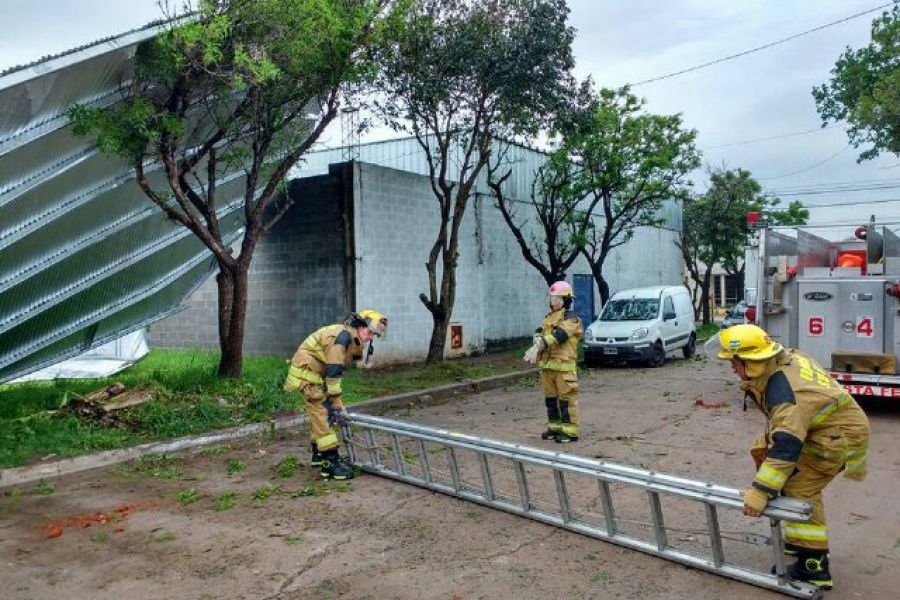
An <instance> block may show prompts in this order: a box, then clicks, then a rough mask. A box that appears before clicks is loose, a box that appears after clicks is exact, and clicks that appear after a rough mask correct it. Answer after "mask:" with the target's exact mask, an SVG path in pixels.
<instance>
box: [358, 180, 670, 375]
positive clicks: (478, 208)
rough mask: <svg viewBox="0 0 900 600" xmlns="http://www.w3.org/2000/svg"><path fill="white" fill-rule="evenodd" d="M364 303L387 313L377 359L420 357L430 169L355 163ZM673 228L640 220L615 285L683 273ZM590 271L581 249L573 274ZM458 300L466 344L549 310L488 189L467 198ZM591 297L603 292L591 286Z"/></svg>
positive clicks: (523, 332) (424, 342) (512, 331)
mask: <svg viewBox="0 0 900 600" xmlns="http://www.w3.org/2000/svg"><path fill="white" fill-rule="evenodd" d="M354 169H355V177H354V180H355V181H354V194H353V196H354V202H355V205H354V212H355V215H356V216H355V222H356V230H355V234H354V235H355V239H356V240H357V241H356V255H357V272H356V278H357V285H356V299H357V306H358V307H359V308H367V307H371V308H375V309H377V310H380V311H382V312H384V313H385V314H387V316H388V318H389V321H390V332H389V336H388V339H386V340H383V341H381V342H379V343H377V344H376V354H375V356H376V360H380V361H385V362H395V361H397V362H399V361H410V360H419V359H422V358H424V356H425V355H426V354H427V351H428V343H429V340H430V336H431V329H432V319H431V314H430V313H429V312H428V310H427V309H426V308H425V307H424V306H423V305H422V303H421V301H420V300H419V294H420V293H424V292H427V290H428V274H427V270H426V268H425V263H426V261H427V258H428V252H429V250H430V248H431V245H432V244H433V243H434V240H435V238H436V236H437V232H438V226H439V219H438V213H437V210H438V208H437V200H436V199H435V198H434V195H433V193H432V191H431V186H430V185H429V183H428V179H427V177H425V176H422V175H418V174H414V173H410V172H407V171H400V170H396V169H391V168H387V167H381V166H377V165H373V164H368V163H356V164H355V165H354ZM677 235H678V234H677V233H676V232H674V231H671V230H666V229H656V228H642V229H640V230H638V231H637V232H636V234H635V236H634V238H633V239H632V240H631V241H630V242H629V243H628V244H625V245H624V246H621V247H619V248H617V249H616V250H614V251H613V252H612V253H611V255H610V257H609V258H608V259H607V260H608V262H607V267H606V269H605V271H606V274H607V278H608V281H609V283H610V288H611V290H613V291H615V290H618V289H625V288H628V287H636V286H641V285H655V284H658V283H672V284H678V283H680V282H681V260H680V255H679V254H678V249H677V248H676V247H675V245H674V242H675V240H676V239H677ZM582 273H583V274H590V269H589V268H588V265H587V262H586V261H585V260H584V259H583V258H582V257H579V258H578V260H577V261H576V262H575V264H573V265H572V267H571V268H570V269H569V272H568V274H569V276H570V281H571V276H572V275H574V274H582ZM457 275H458V277H457V290H456V304H455V306H454V310H453V317H452V322H455V323H460V324H462V325H463V340H464V345H465V349H464V350H465V351H467V352H472V351H478V350H482V349H483V348H484V347H485V346H486V345H487V344H491V343H494V342H497V341H500V340H504V339H509V338H518V337H525V336H529V335H530V334H531V332H533V331H534V328H535V327H536V326H538V325H539V324H540V321H541V319H542V318H543V316H544V314H545V313H546V311H547V297H546V284H545V282H544V280H543V278H542V277H541V276H540V274H539V273H538V272H537V271H536V270H535V269H534V268H533V267H532V266H531V265H529V264H528V263H526V262H525V260H524V258H523V257H522V255H521V251H520V249H519V246H518V244H517V243H516V241H515V239H514V238H513V236H512V234H511V233H510V231H509V229H508V227H507V225H506V223H505V222H504V221H503V218H502V215H501V214H500V212H499V211H498V210H497V209H496V207H495V206H494V204H493V200H492V199H491V198H490V197H489V196H486V195H478V196H477V197H473V198H472V199H471V200H470V205H469V207H468V210H467V213H466V216H465V218H464V220H463V224H462V227H461V231H460V257H459V264H458V267H457ZM595 306H596V307H597V312H599V306H600V302H599V297H597V295H596V289H595Z"/></svg>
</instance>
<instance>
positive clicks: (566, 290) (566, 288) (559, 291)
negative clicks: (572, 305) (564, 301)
mask: <svg viewBox="0 0 900 600" xmlns="http://www.w3.org/2000/svg"><path fill="white" fill-rule="evenodd" d="M547 295H548V296H560V297H561V298H571V297H573V296H574V294H573V293H572V286H571V285H569V284H568V283H566V282H565V281H557V282H556V283H554V284H553V285H551V286H550V289H549V290H547Z"/></svg>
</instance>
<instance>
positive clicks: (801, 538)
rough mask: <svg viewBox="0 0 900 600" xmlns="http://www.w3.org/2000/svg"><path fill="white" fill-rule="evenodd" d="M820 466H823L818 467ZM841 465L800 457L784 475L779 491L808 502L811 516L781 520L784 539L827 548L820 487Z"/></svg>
mask: <svg viewBox="0 0 900 600" xmlns="http://www.w3.org/2000/svg"><path fill="white" fill-rule="evenodd" d="M823 467H824V470H822V469H823ZM842 468H843V466H842V465H835V464H833V463H824V464H819V465H816V466H812V465H809V464H807V463H805V462H803V461H802V460H801V462H798V463H797V468H796V469H795V471H794V473H793V474H792V475H791V476H790V477H789V478H788V480H787V482H786V483H785V484H784V487H783V488H782V490H781V493H782V494H783V495H785V496H790V497H791V498H797V499H799V500H806V501H807V502H810V503H812V516H811V518H810V520H809V522H808V523H794V522H791V521H785V522H784V523H783V524H782V527H783V528H784V541H785V542H787V543H789V544H793V545H794V546H799V547H800V548H806V549H809V550H815V551H826V550H828V525H827V523H826V522H825V504H824V503H823V501H822V490H824V489H825V486H827V485H828V484H829V483H831V480H832V479H834V478H835V476H836V475H837V474H838V473H840V472H841V469H842Z"/></svg>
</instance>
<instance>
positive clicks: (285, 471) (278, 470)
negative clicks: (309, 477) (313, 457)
mask: <svg viewBox="0 0 900 600" xmlns="http://www.w3.org/2000/svg"><path fill="white" fill-rule="evenodd" d="M299 467H300V461H299V460H297V457H295V456H286V457H284V458H283V459H281V460H280V461H279V462H278V464H277V465H275V476H276V477H278V478H280V479H288V478H290V477H293V476H294V472H295V471H296V470H297V469H298V468H299Z"/></svg>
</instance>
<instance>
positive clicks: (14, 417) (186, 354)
mask: <svg viewBox="0 0 900 600" xmlns="http://www.w3.org/2000/svg"><path fill="white" fill-rule="evenodd" d="M218 360H219V354H218V353H217V352H213V351H209V350H152V351H151V352H150V354H149V355H147V356H146V357H145V358H144V359H142V360H141V361H140V362H138V363H136V364H135V365H134V366H132V367H130V368H129V369H127V370H126V371H123V372H121V373H117V374H116V375H115V376H114V377H110V378H106V379H58V380H54V381H48V382H45V381H42V382H28V383H21V384H7V385H0V468H8V467H14V466H19V465H22V464H26V463H28V462H30V461H33V460H36V459H39V458H42V457H47V456H50V455H55V456H60V457H67V456H78V455H81V454H86V453H91V452H96V451H100V450H110V449H113V448H122V447H125V446H134V445H137V444H140V443H144V442H151V441H160V440H165V439H170V438H172V437H175V436H180V435H188V434H197V433H205V432H207V431H211V430H215V429H222V428H226V427H233V426H237V425H242V424H246V423H255V422H266V421H268V420H269V419H270V418H271V417H272V414H273V413H275V412H277V411H283V410H286V409H294V410H302V401H301V400H300V399H299V396H298V395H297V394H286V393H285V392H283V391H282V389H281V386H282V384H283V383H284V377H285V374H286V372H287V364H286V363H285V361H284V359H283V358H281V357H275V356H258V357H257V356H255V357H250V358H248V359H247V361H246V364H245V367H244V378H243V380H241V381H235V380H230V379H219V378H218V377H217V376H216V365H217V363H218ZM518 368H519V367H518V365H517V364H505V363H504V364H502V365H500V366H496V365H495V366H492V365H491V364H486V363H482V362H478V361H468V360H451V361H446V362H444V363H440V364H434V365H430V366H427V367H425V366H406V367H398V368H394V369H375V370H366V369H349V370H348V371H347V372H346V373H345V375H344V378H343V387H344V401H345V402H347V403H351V404H352V403H354V402H360V401H363V400H368V399H370V398H374V397H376V396H382V395H387V394H395V393H401V392H408V391H413V390H419V389H424V388H429V387H433V386H437V385H443V384H447V383H453V382H456V381H460V380H465V379H477V378H479V377H487V376H490V375H496V374H499V373H503V372H508V371H512V370H516V369H518ZM116 381H120V382H122V383H123V384H124V385H125V386H126V388H137V387H143V388H149V389H151V390H152V391H153V392H154V398H153V399H152V400H150V401H149V402H147V403H146V404H144V405H142V406H139V407H135V408H133V409H129V410H128V411H125V413H126V414H125V418H124V420H125V421H126V424H127V427H125V428H108V427H103V426H99V425H97V424H94V423H91V422H86V421H82V420H80V419H79V418H77V417H76V416H74V415H72V414H70V413H68V412H67V411H65V410H60V406H61V405H63V404H64V403H65V399H66V398H67V397H71V396H72V395H73V394H79V395H85V394H87V393H90V392H92V391H94V390H97V389H100V388H105V387H109V386H110V385H112V384H113V383H114V382H116ZM219 448H221V447H219ZM224 451H225V450H224V449H222V450H218V449H215V448H212V449H207V450H206V451H204V453H205V454H207V453H208V454H217V453H219V452H224ZM177 460H178V459H177V458H174V457H155V456H154V457H147V458H145V459H141V460H138V461H136V462H135V466H136V467H137V471H138V473H139V474H141V475H147V476H154V477H159V478H169V479H177V478H179V477H182V476H183V473H182V472H181V470H180V469H179V468H178V465H177V462H176V461H177Z"/></svg>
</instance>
